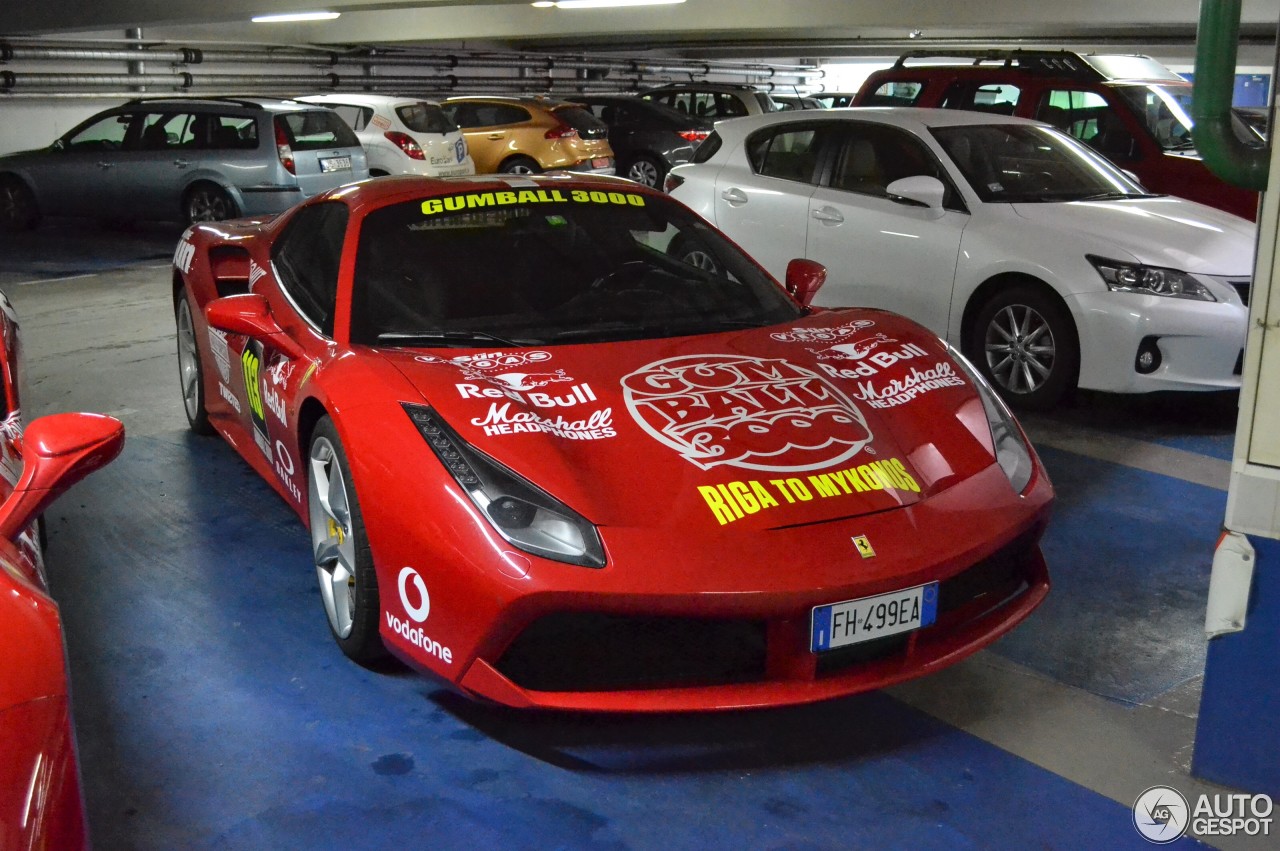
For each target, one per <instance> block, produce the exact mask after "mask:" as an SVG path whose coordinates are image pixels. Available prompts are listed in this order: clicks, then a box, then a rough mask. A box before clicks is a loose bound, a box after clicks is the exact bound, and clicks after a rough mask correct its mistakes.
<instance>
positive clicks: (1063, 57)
mask: <svg viewBox="0 0 1280 851" xmlns="http://www.w3.org/2000/svg"><path fill="white" fill-rule="evenodd" d="M910 59H972V60H973V63H972V64H973V65H974V66H982V65H987V64H991V63H1000V64H1001V65H1002V66H1003V67H1005V68H1014V67H1017V68H1022V69H1025V70H1027V71H1031V72H1033V73H1041V74H1061V75H1067V76H1072V77H1079V78H1081V79H1089V80H1099V79H1102V75H1101V74H1100V73H1099V72H1098V71H1097V69H1095V68H1094V67H1093V66H1092V65H1090V64H1089V63H1088V61H1086V60H1085V58H1084V57H1082V56H1081V55H1080V54H1079V53H1074V52H1072V51H1070V50H1021V49H1017V50H1001V49H995V48H993V49H990V50H949V51H946V52H941V53H940V52H938V51H936V50H909V51H907V52H906V53H903V54H902V55H901V56H899V57H898V59H897V61H896V62H894V63H893V67H894V68H909V67H913V66H909V65H907V64H906V63H907V60H910Z"/></svg>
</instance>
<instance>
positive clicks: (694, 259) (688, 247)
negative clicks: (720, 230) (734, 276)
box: [667, 237, 724, 275]
mask: <svg viewBox="0 0 1280 851" xmlns="http://www.w3.org/2000/svg"><path fill="white" fill-rule="evenodd" d="M667 253H668V254H669V255H670V256H672V257H674V258H676V259H677V260H679V261H681V262H682V263H688V264H689V265H690V266H693V267H694V268H697V269H701V270H702V271H704V272H707V273H708V274H711V275H723V274H724V270H723V269H722V268H721V267H720V261H719V260H717V259H716V256H715V255H714V254H712V253H711V250H710V249H709V248H707V246H706V245H705V244H704V243H703V242H702V241H701V240H698V239H694V238H692V237H685V238H682V239H679V240H678V241H676V242H675V243H674V244H673V245H672V246H671V248H670V249H669V250H668V252H667Z"/></svg>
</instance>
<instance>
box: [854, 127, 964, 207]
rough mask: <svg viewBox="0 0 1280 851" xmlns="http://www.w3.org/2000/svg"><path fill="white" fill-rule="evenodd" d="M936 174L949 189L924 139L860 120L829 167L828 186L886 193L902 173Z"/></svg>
mask: <svg viewBox="0 0 1280 851" xmlns="http://www.w3.org/2000/svg"><path fill="white" fill-rule="evenodd" d="M919 176H924V177H936V178H937V179H938V180H940V181H942V183H943V185H944V186H946V187H947V191H948V199H944V202H943V203H944V205H947V203H948V200H949V196H950V195H951V193H952V191H953V190H952V188H951V181H950V180H948V179H947V177H946V174H945V173H944V172H943V170H942V164H941V163H939V162H938V159H937V157H935V156H934V155H933V154H932V153H931V152H930V151H929V148H928V147H927V146H926V145H925V144H924V142H922V141H920V140H919V139H917V138H916V137H915V136H913V135H911V134H910V133H907V132H906V131H904V130H900V129H898V128H896V127H887V126H883V125H872V124H861V125H851V126H849V127H848V128H847V131H846V133H845V136H844V139H843V140H842V143H841V145H840V150H839V152H838V153H837V154H836V157H835V163H834V166H833V168H832V171H831V186H832V188H834V189H841V190H844V191H846V192H856V193H858V194H861V195H874V196H876V197H881V198H883V197H885V196H886V195H887V194H888V193H887V192H886V188H887V187H888V186H889V184H890V183H893V182H894V181H895V180H901V179H902V178H904V177H919Z"/></svg>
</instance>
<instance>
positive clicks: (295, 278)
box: [271, 201, 348, 337]
mask: <svg viewBox="0 0 1280 851" xmlns="http://www.w3.org/2000/svg"><path fill="white" fill-rule="evenodd" d="M347 217H348V210H347V205H346V204H342V203H340V202H337V201H333V202H329V203H325V204H315V205H313V206H310V207H304V208H303V209H301V210H299V211H298V212H297V214H296V215H295V216H294V217H293V220H292V221H290V222H289V224H288V225H287V227H286V229H285V232H284V233H283V234H281V236H280V239H278V240H277V241H276V244H275V248H274V249H273V250H272V253H271V259H272V261H273V263H274V264H275V268H276V274H277V276H278V279H279V281H280V286H281V287H282V288H283V289H284V291H285V292H286V293H287V294H288V296H289V298H290V299H291V300H292V301H293V304H294V306H295V307H297V308H298V311H299V312H300V313H302V315H303V316H305V317H306V318H307V319H308V320H310V322H311V323H312V324H313V325H315V326H316V327H317V328H319V329H320V332H321V333H323V334H324V335H325V336H328V337H332V336H333V312H334V305H335V304H336V303H337V299H338V264H339V261H340V259H341V257H342V244H343V241H344V238H345V236H346V230H347Z"/></svg>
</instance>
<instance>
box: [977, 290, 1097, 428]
mask: <svg viewBox="0 0 1280 851" xmlns="http://www.w3.org/2000/svg"><path fill="white" fill-rule="evenodd" d="M1079 340H1080V338H1079V337H1078V336H1077V334H1076V328H1075V323H1074V322H1073V321H1072V319H1071V314H1070V313H1069V312H1068V311H1067V309H1066V307H1065V306H1064V305H1063V304H1062V302H1061V301H1060V300H1059V299H1058V298H1056V297H1055V296H1054V295H1052V294H1051V293H1050V292H1048V291H1046V290H1044V289H1041V288H1040V287H1036V286H1032V285H1027V284H1018V285H1015V286H1011V287H1007V288H1005V289H1002V290H1000V291H999V292H997V293H996V294H995V295H994V296H992V297H991V298H990V299H989V300H988V301H987V302H986V303H985V304H984V305H983V306H982V308H981V309H980V310H979V311H978V312H977V314H976V315H975V316H974V320H973V325H972V327H971V328H970V333H969V352H968V355H969V359H970V360H971V361H973V363H974V365H975V366H977V367H978V369H979V370H981V371H982V374H983V375H985V376H986V378H987V380H988V381H989V382H991V386H992V387H994V388H995V389H996V390H997V391H998V392H999V393H1000V395H1001V396H1003V397H1004V398H1005V400H1006V401H1008V402H1009V404H1011V405H1013V406H1015V407H1017V408H1021V409H1024V410H1028V411H1046V410H1049V409H1050V408H1053V407H1055V406H1056V405H1058V404H1059V403H1060V402H1062V401H1064V400H1065V399H1067V398H1068V397H1069V396H1070V395H1071V394H1072V393H1073V392H1074V391H1075V387H1076V381H1077V380H1078V379H1079V376H1080V341H1079Z"/></svg>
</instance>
